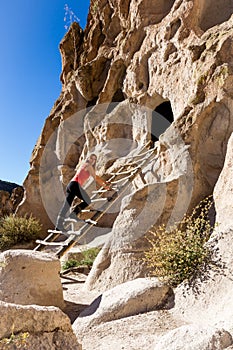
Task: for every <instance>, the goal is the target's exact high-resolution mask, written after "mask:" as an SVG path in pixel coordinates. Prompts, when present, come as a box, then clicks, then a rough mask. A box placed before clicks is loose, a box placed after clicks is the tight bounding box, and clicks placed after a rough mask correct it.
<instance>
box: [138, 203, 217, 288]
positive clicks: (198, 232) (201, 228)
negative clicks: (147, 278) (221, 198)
mask: <svg viewBox="0 0 233 350" xmlns="http://www.w3.org/2000/svg"><path fill="white" fill-rule="evenodd" d="M212 204H213V200H212V198H211V197H207V198H206V199H205V200H203V201H202V202H200V204H199V205H198V206H197V207H196V208H195V209H194V210H193V212H192V214H191V215H190V216H185V217H184V218H183V219H182V221H181V222H180V223H178V224H175V225H174V226H172V227H170V228H169V230H167V229H166V227H165V226H164V225H162V226H159V227H157V228H152V229H151V230H150V231H149V232H150V235H151V237H148V240H149V242H150V244H151V247H150V248H149V250H148V251H146V252H145V258H144V261H145V262H146V264H147V265H148V266H149V267H150V268H151V275H153V276H157V277H158V278H159V279H161V280H162V281H164V282H165V283H167V284H169V285H171V286H172V287H176V286H178V285H179V284H180V283H181V282H185V284H186V286H189V287H193V288H194V289H195V287H196V288H197V280H200V281H204V280H205V279H206V278H207V277H208V276H209V271H210V269H211V268H213V267H215V268H216V267H218V268H221V267H222V266H221V264H220V263H219V260H217V258H216V257H217V248H216V249H215V247H214V246H213V244H211V245H210V244H209V245H208V244H206V243H207V241H208V239H209V237H210V235H211V233H212V230H213V227H212V226H211V224H210V221H209V218H208V214H209V210H210V207H211V205H212Z"/></svg>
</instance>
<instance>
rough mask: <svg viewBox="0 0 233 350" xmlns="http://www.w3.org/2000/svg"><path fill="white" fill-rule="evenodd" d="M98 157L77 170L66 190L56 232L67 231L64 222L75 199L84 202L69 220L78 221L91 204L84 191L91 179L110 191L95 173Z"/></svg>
mask: <svg viewBox="0 0 233 350" xmlns="http://www.w3.org/2000/svg"><path fill="white" fill-rule="evenodd" d="M96 161H97V156H96V155H95V154H94V153H92V154H91V155H90V156H89V157H88V158H87V159H86V161H85V162H84V163H83V164H82V165H81V167H80V168H79V169H78V170H77V172H76V174H75V175H74V177H73V178H72V179H71V181H70V182H69V184H68V186H67V188H66V199H65V201H64V203H63V206H62V208H61V209H60V211H59V214H58V216H57V220H56V225H55V230H56V231H65V227H64V222H65V219H66V215H67V213H68V211H69V210H70V208H71V206H72V203H73V200H74V199H75V197H78V198H79V199H81V200H82V202H81V203H80V204H79V205H77V206H76V207H75V208H74V210H73V211H72V212H71V213H70V215H69V219H74V220H76V221H78V218H77V214H78V213H79V212H80V211H81V210H83V209H85V208H86V207H87V206H88V205H90V203H91V199H90V197H89V196H88V194H87V192H86V191H85V190H84V188H83V186H84V185H85V183H86V182H87V180H88V179H89V178H90V176H91V177H93V179H94V180H95V182H96V183H97V184H98V185H99V186H101V187H104V188H105V189H106V190H110V189H111V186H110V184H108V183H107V182H106V181H104V180H103V179H102V178H101V177H100V176H98V175H96V173H95V166H96Z"/></svg>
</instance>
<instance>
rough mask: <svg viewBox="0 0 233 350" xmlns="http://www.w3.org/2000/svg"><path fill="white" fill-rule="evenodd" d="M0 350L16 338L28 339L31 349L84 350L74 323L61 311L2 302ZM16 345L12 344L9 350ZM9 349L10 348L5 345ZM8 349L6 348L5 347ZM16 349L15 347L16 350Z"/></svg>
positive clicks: (0, 307) (0, 305)
mask: <svg viewBox="0 0 233 350" xmlns="http://www.w3.org/2000/svg"><path fill="white" fill-rule="evenodd" d="M0 314H1V318H0V348H1V349H3V347H1V345H2V344H4V339H5V340H6V338H10V337H11V336H12V334H13V335H14V336H15V338H14V340H15V342H16V341H17V338H18V339H20V336H21V335H22V338H21V339H24V342H25V343H24V344H22V343H23V341H21V346H26V347H27V348H28V349H44V350H51V349H56V350H64V349H67V350H81V349H82V347H81V345H80V344H79V343H78V341H77V338H76V336H75V335H74V333H73V331H72V328H71V324H70V320H69V318H68V316H66V315H65V314H64V313H63V312H62V311H61V310H60V309H58V308H56V307H53V306H48V307H42V306H38V305H27V306H26V305H17V304H11V303H5V302H3V301H0ZM12 343H13V341H12V342H10V343H9V344H8V345H7V348H9V349H11V348H10V346H11V344H12ZM5 346H6V345H5ZM5 349H6V347H5ZM12 349H13V347H12Z"/></svg>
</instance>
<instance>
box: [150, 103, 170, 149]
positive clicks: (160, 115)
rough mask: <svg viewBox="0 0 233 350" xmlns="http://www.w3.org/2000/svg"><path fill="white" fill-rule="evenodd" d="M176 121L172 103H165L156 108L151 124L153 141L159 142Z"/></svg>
mask: <svg viewBox="0 0 233 350" xmlns="http://www.w3.org/2000/svg"><path fill="white" fill-rule="evenodd" d="M173 121H174V115H173V112H172V106H171V103H170V101H165V102H163V103H161V104H160V105H159V106H157V107H156V108H155V110H154V111H153V113H152V122H151V141H152V142H153V143H154V142H156V141H158V140H159V136H160V135H161V134H163V133H164V132H165V130H166V129H167V128H168V127H169V126H170V125H171V123H172V122H173Z"/></svg>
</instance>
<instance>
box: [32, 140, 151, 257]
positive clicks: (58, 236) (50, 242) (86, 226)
mask: <svg viewBox="0 0 233 350" xmlns="http://www.w3.org/2000/svg"><path fill="white" fill-rule="evenodd" d="M146 147H147V145H146V146H145V148H144V149H143V152H142V153H139V154H137V155H135V156H131V157H127V159H130V160H131V161H130V162H129V163H127V164H124V165H122V166H121V167H120V168H119V169H118V170H117V171H116V172H113V173H110V175H111V177H110V178H109V179H108V181H109V182H110V183H111V184H112V185H113V187H112V188H113V191H115V192H114V193H117V196H114V195H113V196H112V197H110V198H103V197H102V196H103V194H104V193H105V192H107V190H105V189H104V188H103V187H101V188H100V189H99V190H97V191H92V193H93V195H92V197H91V201H92V203H93V202H95V201H104V204H103V205H102V206H101V208H100V209H101V211H98V210H97V212H96V213H95V214H94V215H93V216H92V217H91V221H90V222H87V221H86V222H85V221H84V220H81V221H80V223H81V222H82V221H84V222H83V225H82V227H81V228H80V229H78V230H77V231H75V230H74V227H73V224H72V223H71V224H70V225H71V227H72V228H71V230H70V231H67V232H62V231H53V230H48V233H49V235H48V236H47V237H46V238H45V239H44V240H37V241H36V243H38V245H37V246H36V247H35V248H34V250H37V251H40V250H43V249H45V247H56V248H57V250H56V252H55V255H56V256H57V257H59V258H60V257H61V256H62V255H64V254H65V253H66V252H67V251H68V250H69V249H71V248H72V247H73V246H74V245H76V244H77V243H78V241H79V240H80V239H81V238H83V237H84V236H85V235H86V234H87V233H88V232H89V230H90V229H91V228H93V227H94V226H95V224H96V223H98V221H99V219H100V218H101V217H102V216H103V215H104V214H105V213H106V212H107V211H108V210H109V209H110V208H111V207H112V206H113V205H114V204H115V202H116V201H117V200H119V199H120V198H121V197H122V196H123V194H124V193H125V192H126V191H127V189H128V187H129V185H130V184H131V183H132V181H133V180H134V179H135V177H136V176H137V175H141V173H142V169H143V167H144V166H145V165H146V164H147V163H148V161H149V160H150V159H151V157H152V156H153V154H154V153H155V151H156V148H153V149H149V150H148V149H147V150H146V151H145V149H146ZM114 186H117V188H115V189H114ZM92 203H91V204H92ZM91 204H90V205H91ZM86 211H88V208H87V209H85V210H83V211H81V212H86ZM94 211H95V210H94ZM64 236H66V237H67V238H66V239H65V240H64Z"/></svg>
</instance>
